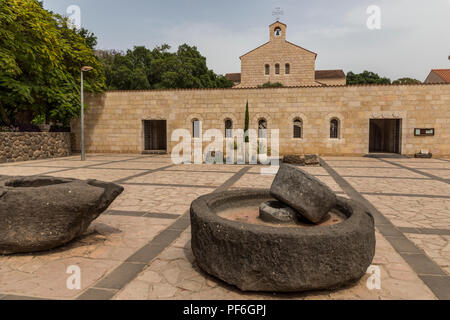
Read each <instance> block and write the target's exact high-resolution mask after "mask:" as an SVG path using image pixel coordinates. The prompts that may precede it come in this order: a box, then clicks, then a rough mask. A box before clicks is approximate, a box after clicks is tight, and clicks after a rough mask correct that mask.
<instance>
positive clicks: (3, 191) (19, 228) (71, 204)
mask: <svg viewBox="0 0 450 320" xmlns="http://www.w3.org/2000/svg"><path fill="white" fill-rule="evenodd" d="M2 184H3V187H0V254H12V253H25V252H36V251H43V250H49V249H53V248H55V247H58V246H61V245H64V244H66V243H68V242H69V241H71V240H73V239H74V238H76V237H78V236H80V235H81V234H83V233H84V232H85V231H86V229H87V228H88V227H89V225H90V224H91V222H92V221H93V220H95V219H96V218H97V217H98V216H99V215H100V214H101V213H102V212H104V211H105V210H106V209H107V208H108V206H109V205H110V204H111V203H112V202H113V201H114V199H115V198H116V197H117V196H119V195H120V194H121V193H122V192H123V187H121V186H118V185H116V184H113V183H106V182H101V181H97V180H87V181H81V180H75V179H64V178H54V177H22V178H12V179H9V180H6V181H3V182H2Z"/></svg>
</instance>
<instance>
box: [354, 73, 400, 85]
mask: <svg viewBox="0 0 450 320" xmlns="http://www.w3.org/2000/svg"><path fill="white" fill-rule="evenodd" d="M347 84H391V79H389V78H383V77H380V76H379V75H378V74H376V73H374V72H370V71H367V70H366V71H364V72H362V73H358V74H355V73H353V72H351V71H350V72H349V73H347Z"/></svg>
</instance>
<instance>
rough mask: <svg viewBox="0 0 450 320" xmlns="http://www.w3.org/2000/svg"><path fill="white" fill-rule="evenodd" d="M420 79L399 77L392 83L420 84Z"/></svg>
mask: <svg viewBox="0 0 450 320" xmlns="http://www.w3.org/2000/svg"><path fill="white" fill-rule="evenodd" d="M421 83H422V81H420V80H417V79H413V78H400V79H397V80H395V81H393V82H392V84H421Z"/></svg>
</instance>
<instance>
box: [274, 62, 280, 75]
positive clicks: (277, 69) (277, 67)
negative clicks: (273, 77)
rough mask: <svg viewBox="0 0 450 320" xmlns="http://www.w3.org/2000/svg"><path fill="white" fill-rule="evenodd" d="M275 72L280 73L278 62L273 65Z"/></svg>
mask: <svg viewBox="0 0 450 320" xmlns="http://www.w3.org/2000/svg"><path fill="white" fill-rule="evenodd" d="M275 74H280V65H279V64H278V63H277V64H276V65H275Z"/></svg>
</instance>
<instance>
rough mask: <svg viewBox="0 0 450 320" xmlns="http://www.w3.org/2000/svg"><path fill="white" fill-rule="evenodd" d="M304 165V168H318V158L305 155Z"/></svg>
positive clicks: (312, 155) (313, 155)
mask: <svg viewBox="0 0 450 320" xmlns="http://www.w3.org/2000/svg"><path fill="white" fill-rule="evenodd" d="M304 161H305V165H306V166H320V160H319V157H318V156H317V155H315V154H307V155H305V160H304Z"/></svg>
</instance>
